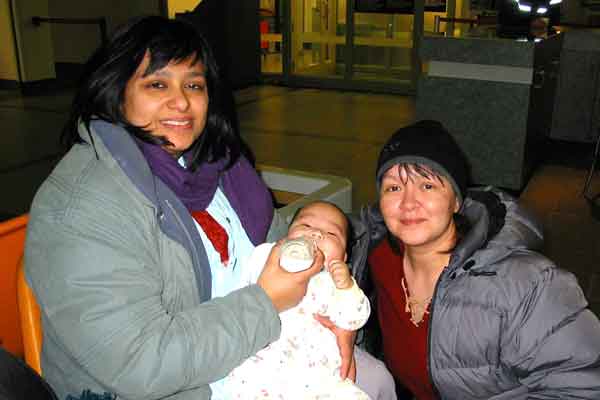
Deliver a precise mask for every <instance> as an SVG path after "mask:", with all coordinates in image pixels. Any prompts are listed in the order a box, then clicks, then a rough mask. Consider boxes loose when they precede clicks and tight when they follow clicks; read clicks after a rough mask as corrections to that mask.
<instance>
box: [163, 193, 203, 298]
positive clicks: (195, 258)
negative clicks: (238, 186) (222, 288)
mask: <svg viewBox="0 0 600 400" xmlns="http://www.w3.org/2000/svg"><path fill="white" fill-rule="evenodd" d="M165 203H166V204H167V206H168V207H169V209H170V210H171V212H172V213H173V215H174V216H175V219H176V220H177V223H178V224H179V226H180V227H181V229H183V231H184V232H185V236H186V237H187V240H188V242H189V243H190V248H191V249H192V251H193V252H194V254H192V264H195V262H194V260H196V261H198V260H199V259H200V256H199V255H198V250H197V249H196V246H194V241H193V240H192V236H191V235H190V233H189V232H188V230H187V228H186V227H185V224H184V223H183V221H182V220H181V217H180V216H179V214H177V212H176V211H175V207H173V205H172V204H171V202H170V201H169V200H165ZM192 271H193V273H194V275H196V268H194V267H193V266H192ZM198 272H199V271H198ZM196 286H198V288H197V290H198V297H200V290H201V287H200V286H199V282H198V279H196Z"/></svg>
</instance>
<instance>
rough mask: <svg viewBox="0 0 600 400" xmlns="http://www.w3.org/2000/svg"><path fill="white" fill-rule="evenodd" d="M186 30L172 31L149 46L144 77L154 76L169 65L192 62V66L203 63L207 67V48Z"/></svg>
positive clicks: (158, 37) (156, 38)
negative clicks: (153, 74)
mask: <svg viewBox="0 0 600 400" xmlns="http://www.w3.org/2000/svg"><path fill="white" fill-rule="evenodd" d="M186 31H187V30H185V29H172V30H170V31H169V32H168V33H167V34H163V36H157V37H155V38H154V40H152V41H151V42H150V43H149V44H148V48H147V51H148V53H149V54H150V62H149V63H148V68H146V71H144V76H146V75H149V74H152V73H154V72H156V71H158V70H160V69H162V68H164V67H166V66H167V65H168V64H169V63H172V62H173V63H176V64H177V63H180V62H182V61H186V60H191V62H192V65H196V64H198V63H202V64H203V65H205V64H206V63H205V60H206V58H207V54H206V50H205V46H204V44H203V43H199V42H197V41H195V40H194V38H195V36H193V35H190V32H186Z"/></svg>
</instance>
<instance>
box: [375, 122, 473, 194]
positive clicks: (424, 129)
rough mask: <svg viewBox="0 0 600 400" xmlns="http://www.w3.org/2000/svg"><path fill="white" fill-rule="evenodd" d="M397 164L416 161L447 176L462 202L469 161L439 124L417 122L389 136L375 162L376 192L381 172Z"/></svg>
mask: <svg viewBox="0 0 600 400" xmlns="http://www.w3.org/2000/svg"><path fill="white" fill-rule="evenodd" d="M397 164H420V165H424V166H426V167H429V168H431V169H432V170H434V171H436V172H438V173H439V174H440V175H442V176H444V177H445V178H446V179H448V181H449V182H450V184H451V185H452V189H454V193H455V194H456V197H457V198H458V202H459V203H460V204H461V205H462V202H463V199H464V197H465V192H466V189H467V186H468V184H469V162H468V161H467V157H466V156H465V155H464V153H463V152H462V150H461V149H460V147H459V146H458V144H457V143H456V141H455V140H454V138H453V137H452V136H451V135H450V133H449V132H448V131H447V130H446V128H444V126H443V125H442V124H441V123H439V122H437V121H429V120H424V121H419V122H416V123H414V124H412V125H409V126H407V127H404V128H401V129H399V130H398V131H396V133H394V134H393V135H392V137H391V138H390V139H389V140H388V141H387V143H386V144H385V145H384V146H383V149H382V150H381V153H380V154H379V160H378V161H377V175H376V182H377V192H379V190H380V189H381V178H382V177H383V175H384V174H385V172H386V171H387V170H388V169H390V168H391V167H393V166H394V165H397Z"/></svg>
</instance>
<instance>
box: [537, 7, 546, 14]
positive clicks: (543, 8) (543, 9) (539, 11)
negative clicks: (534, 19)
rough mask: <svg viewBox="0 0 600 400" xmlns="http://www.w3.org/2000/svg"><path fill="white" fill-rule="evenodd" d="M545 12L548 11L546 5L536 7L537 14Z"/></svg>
mask: <svg viewBox="0 0 600 400" xmlns="http://www.w3.org/2000/svg"><path fill="white" fill-rule="evenodd" d="M547 12H548V9H547V8H546V7H538V9H537V13H538V14H546V13H547Z"/></svg>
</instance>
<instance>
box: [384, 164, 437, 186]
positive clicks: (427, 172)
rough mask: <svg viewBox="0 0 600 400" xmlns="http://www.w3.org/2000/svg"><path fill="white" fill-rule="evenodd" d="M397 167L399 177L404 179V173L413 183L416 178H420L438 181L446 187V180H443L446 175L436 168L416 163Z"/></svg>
mask: <svg viewBox="0 0 600 400" xmlns="http://www.w3.org/2000/svg"><path fill="white" fill-rule="evenodd" d="M396 167H397V168H398V175H399V176H400V177H402V174H401V172H402V171H404V173H405V174H406V179H407V180H408V179H410V180H411V181H412V180H414V178H415V177H416V176H420V177H422V178H425V179H428V180H437V181H438V182H440V183H441V184H442V185H444V180H443V179H442V177H444V175H443V174H442V173H440V172H439V171H437V170H436V169H435V168H431V167H429V166H427V165H424V164H415V163H402V164H397V165H396ZM392 168H393V167H392ZM403 183H404V184H406V181H403Z"/></svg>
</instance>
